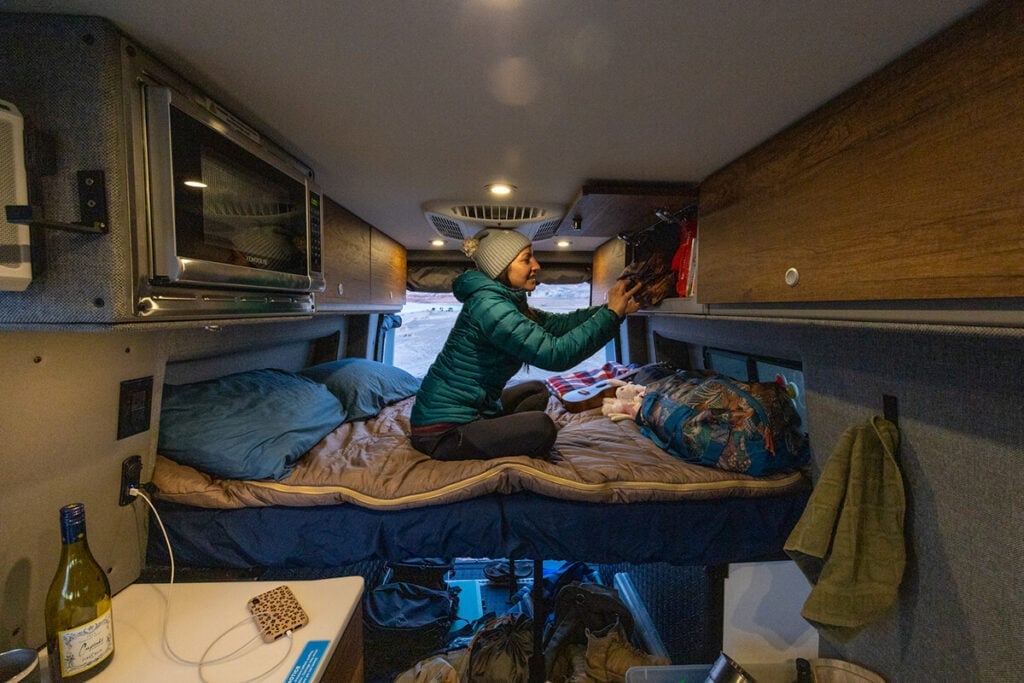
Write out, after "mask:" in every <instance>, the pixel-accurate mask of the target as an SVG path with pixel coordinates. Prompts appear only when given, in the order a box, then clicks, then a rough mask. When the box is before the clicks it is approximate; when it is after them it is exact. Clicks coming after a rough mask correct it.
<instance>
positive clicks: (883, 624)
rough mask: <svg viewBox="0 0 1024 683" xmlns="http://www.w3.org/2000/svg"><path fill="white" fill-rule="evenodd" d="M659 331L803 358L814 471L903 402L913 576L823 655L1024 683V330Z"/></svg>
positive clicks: (658, 323) (901, 673)
mask: <svg viewBox="0 0 1024 683" xmlns="http://www.w3.org/2000/svg"><path fill="white" fill-rule="evenodd" d="M649 322H650V327H651V330H652V331H653V332H655V333H657V334H660V335H664V336H667V337H673V338H676V339H684V340H686V341H688V342H691V343H694V344H708V345H713V346H717V347H721V348H727V349H735V350H739V351H745V352H753V353H760V354H765V355H771V356H776V357H783V358H792V359H796V360H800V361H802V363H803V367H804V380H805V387H806V392H807V394H806V395H807V407H808V415H809V420H808V422H809V425H808V426H809V431H810V434H811V443H812V448H813V452H814V473H815V475H817V473H818V472H820V470H821V467H822V465H823V464H824V462H825V461H826V459H827V458H828V456H829V455H830V452H831V450H832V448H833V447H834V445H835V444H836V441H837V440H838V438H839V436H840V435H841V434H842V432H843V431H844V430H846V429H847V428H848V427H851V426H853V425H855V424H858V423H860V422H862V421H864V420H866V419H867V418H868V417H869V416H871V415H873V414H881V412H882V395H883V394H889V395H892V396H895V397H896V398H897V399H898V406H899V427H900V434H901V440H902V444H901V449H900V456H899V457H900V464H901V467H902V471H903V477H904V482H905V488H906V491H907V508H908V509H907V516H906V539H907V551H908V564H907V571H906V573H905V575H904V579H903V583H902V585H901V588H900V598H899V601H898V604H897V606H896V607H895V608H894V609H893V610H892V611H891V612H890V613H889V614H887V615H886V616H885V617H884V618H882V619H881V620H880V621H878V622H877V623H875V624H873V625H872V626H870V627H869V628H867V629H866V630H864V631H863V632H862V633H860V634H859V635H858V636H857V637H856V638H854V639H853V640H851V641H849V642H847V643H845V644H840V643H831V642H828V641H827V640H826V639H824V638H823V639H822V646H821V650H822V654H823V656H838V657H840V658H843V659H847V660H849V661H852V662H856V663H859V664H862V665H864V666H866V667H868V668H871V669H873V670H875V671H877V672H879V673H880V674H882V675H883V676H885V677H886V679H887V680H889V681H940V680H942V681H954V680H955V681H1004V680H1021V679H1022V677H1024V639H1022V634H1024V616H1022V608H1024V579H1022V572H1021V563H1022V561H1024V530H1022V529H1024V503H1022V496H1021V495H1020V493H1019V491H1018V488H1019V486H1020V484H1021V482H1022V481H1024V448H1022V446H1021V443H1022V426H1024V405H1022V402H1021V399H1022V394H1024V392H1022V387H1024V381H1022V377H1024V333H1022V332H1021V331H1020V330H1007V329H991V328H968V327H939V326H920V325H897V324H852V323H826V322H821V323H815V322H808V321H803V322H780V321H774V322H773V321H770V320H758V319H721V318H699V317H676V318H668V317H663V318H652V319H650V321H649Z"/></svg>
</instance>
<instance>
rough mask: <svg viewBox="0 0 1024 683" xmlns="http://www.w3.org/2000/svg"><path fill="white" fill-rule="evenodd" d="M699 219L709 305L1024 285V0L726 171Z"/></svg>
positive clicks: (935, 294) (928, 46)
mask: <svg viewBox="0 0 1024 683" xmlns="http://www.w3.org/2000/svg"><path fill="white" fill-rule="evenodd" d="M700 231H701V236H700V239H701V246H700V250H701V253H700V270H699V273H698V286H697V295H698V298H699V300H700V302H701V303H748V302H749V303H753V302H800V301H858V300H862V301H870V300H898V299H945V298H972V297H978V298H988V297H1022V296H1024V2H1021V1H1020V0H1006V1H1004V0H998V1H997V2H993V3H991V4H989V5H986V6H985V7H983V8H982V9H981V10H979V11H978V12H977V13H975V14H974V15H972V16H970V17H967V18H966V19H964V20H962V21H960V22H959V23H957V24H955V25H953V26H952V27H951V28H950V29H948V30H947V31H945V32H943V33H941V34H939V35H937V36H936V37H934V38H933V39H931V40H929V41H927V42H926V43H924V44H922V45H920V46H918V47H917V48H916V49H914V50H912V51H911V52H909V53H908V54H907V55H905V56H904V57H902V58H900V59H898V60H897V61H895V62H894V63H892V64H891V65H889V66H888V67H885V68H883V69H882V70H881V71H879V72H878V73H876V74H875V75H873V76H871V77H869V78H868V79H866V80H865V81H863V82H861V83H860V84H858V85H857V86H855V87H853V88H852V89H850V90H849V91H847V92H846V93H844V94H843V95H841V96H839V97H838V98H836V99H835V100H833V101H831V102H829V103H828V104H826V105H825V106H823V107H821V108H820V109H819V110H817V111H815V112H814V113H812V114H810V115H809V116H807V117H806V118H804V119H803V120H801V121H800V122H798V123H797V124H795V125H794V126H792V127H791V128H789V129H787V130H785V131H783V132H782V133H780V134H779V135H777V136H775V137H774V138H772V139H770V140H768V141H767V142H765V143H764V144H762V145H760V146H759V147H757V148H755V149H754V150H752V151H751V152H749V153H748V154H746V155H744V156H743V157H741V158H740V159H738V160H736V161H735V162H734V163H732V164H730V165H728V166H726V167H725V168H723V169H721V170H719V171H718V172H716V173H714V174H712V175H711V176H710V177H709V178H707V179H706V181H705V182H704V183H703V184H702V186H701V226H700ZM790 268H795V269H796V271H797V273H798V275H799V281H798V283H797V284H795V285H792V284H787V283H786V281H785V273H786V271H787V270H788V269H790ZM791 279H792V274H791Z"/></svg>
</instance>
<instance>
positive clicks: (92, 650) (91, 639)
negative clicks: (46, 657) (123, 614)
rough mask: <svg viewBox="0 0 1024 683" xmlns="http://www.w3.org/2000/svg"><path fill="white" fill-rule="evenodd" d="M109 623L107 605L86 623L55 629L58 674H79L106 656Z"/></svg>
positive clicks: (110, 643)
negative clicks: (57, 650)
mask: <svg viewBox="0 0 1024 683" xmlns="http://www.w3.org/2000/svg"><path fill="white" fill-rule="evenodd" d="M113 623H114V620H113V613H112V612H111V611H110V610H109V609H108V610H107V611H106V612H104V613H103V614H101V615H100V616H99V617H97V618H96V619H93V620H92V621H90V622H88V623H85V624H82V625H81V626H77V627H75V628H71V629H68V630H67V631H58V632H57V644H58V646H59V647H60V674H61V676H63V677H65V678H66V677H68V676H74V675H75V674H80V673H82V672H83V671H86V670H88V669H91V668H92V667H94V666H96V665H97V664H99V663H100V662H102V661H103V660H104V659H106V658H107V657H109V656H110V654H111V653H112V652H113V651H114V628H113Z"/></svg>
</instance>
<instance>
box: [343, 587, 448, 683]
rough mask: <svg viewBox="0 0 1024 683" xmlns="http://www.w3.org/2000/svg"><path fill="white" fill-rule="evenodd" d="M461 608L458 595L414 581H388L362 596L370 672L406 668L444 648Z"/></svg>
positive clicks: (366, 653)
mask: <svg viewBox="0 0 1024 683" xmlns="http://www.w3.org/2000/svg"><path fill="white" fill-rule="evenodd" d="M458 610H459V602H458V596H457V595H456V594H454V593H452V592H450V591H446V590H434V589H432V588H427V587H425V586H420V585H417V584H414V583H404V582H397V583H385V584H382V585H380V586H377V587H376V588H374V589H373V590H371V591H368V592H367V593H366V594H365V596H364V599H363V634H364V638H365V639H366V642H367V643H368V645H369V646H368V647H366V648H365V657H366V662H365V666H366V670H367V672H368V673H369V674H376V675H380V674H387V673H391V674H394V673H397V672H400V671H404V670H405V669H407V668H409V667H410V666H412V665H413V664H414V663H415V662H417V661H419V660H420V659H423V658H424V657H426V656H427V655H429V654H431V653H433V652H436V651H439V650H441V649H443V648H444V646H445V643H446V641H447V639H448V631H449V630H450V629H451V626H452V622H453V621H454V620H455V617H456V615H457V613H458Z"/></svg>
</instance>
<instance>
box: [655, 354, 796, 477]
mask: <svg viewBox="0 0 1024 683" xmlns="http://www.w3.org/2000/svg"><path fill="white" fill-rule="evenodd" d="M636 422H637V424H639V425H640V427H641V432H642V433H643V434H644V435H645V436H647V437H648V438H649V439H651V440H652V441H653V442H654V443H656V444H657V445H658V446H659V447H660V448H661V449H663V450H664V451H666V452H667V453H669V454H671V455H674V456H675V457H677V458H680V459H682V460H685V461H686V462H692V463H695V464H699V465H705V466H708V467H718V468H720V469H723V470H729V471H731V472H743V473H745V474H749V475H752V476H755V477H756V476H763V475H766V474H774V473H776V472H785V471H791V470H794V469H799V468H801V467H804V466H805V465H807V463H808V462H809V460H810V449H809V448H808V444H807V438H806V435H805V434H804V433H803V432H802V431H801V430H800V416H799V414H797V412H796V408H795V407H794V406H793V402H792V399H791V398H790V397H789V394H788V393H786V390H785V388H784V387H782V386H780V385H778V384H776V383H774V382H740V381H738V380H733V379H730V378H727V377H724V376H722V375H714V374H712V375H698V374H693V373H686V372H679V373H676V374H675V375H672V376H670V377H665V378H663V379H660V380H657V381H656V382H653V383H652V384H650V385H648V387H647V392H646V393H645V395H644V398H643V402H642V403H641V404H640V410H639V411H638V412H637V416H636Z"/></svg>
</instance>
